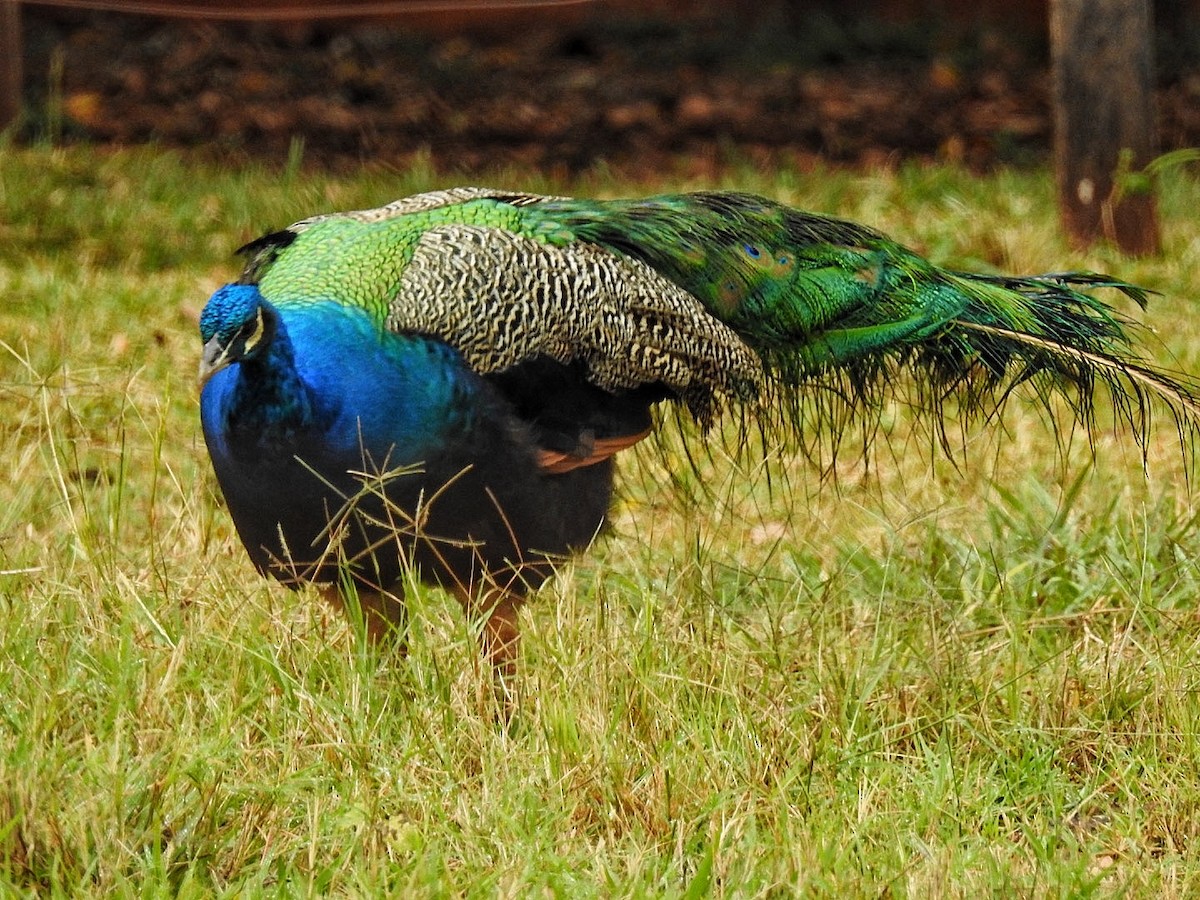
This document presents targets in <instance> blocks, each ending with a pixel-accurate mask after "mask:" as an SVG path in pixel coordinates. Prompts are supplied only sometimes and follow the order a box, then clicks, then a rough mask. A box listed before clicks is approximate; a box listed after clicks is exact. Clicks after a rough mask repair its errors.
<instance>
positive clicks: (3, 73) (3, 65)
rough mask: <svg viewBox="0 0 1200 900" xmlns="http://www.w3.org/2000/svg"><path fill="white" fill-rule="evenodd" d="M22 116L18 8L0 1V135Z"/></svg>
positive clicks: (6, 0) (13, 2)
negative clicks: (0, 132)
mask: <svg viewBox="0 0 1200 900" xmlns="http://www.w3.org/2000/svg"><path fill="white" fill-rule="evenodd" d="M20 114H21V6H20V4H19V3H18V2H17V0H0V131H3V130H4V129H5V128H7V127H8V126H9V125H12V124H13V123H14V122H16V120H17V116H19V115H20Z"/></svg>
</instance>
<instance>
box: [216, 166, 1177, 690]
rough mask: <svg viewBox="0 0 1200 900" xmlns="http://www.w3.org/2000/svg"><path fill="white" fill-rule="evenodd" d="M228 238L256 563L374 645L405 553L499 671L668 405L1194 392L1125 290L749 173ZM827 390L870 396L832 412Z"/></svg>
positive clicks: (236, 378) (429, 198)
mask: <svg viewBox="0 0 1200 900" xmlns="http://www.w3.org/2000/svg"><path fill="white" fill-rule="evenodd" d="M239 252H240V253H242V254H244V256H245V257H246V264H245V268H244V271H243V273H242V275H241V277H240V278H239V279H238V280H237V281H236V282H234V283H231V284H227V285H225V286H223V287H221V288H220V289H219V290H217V291H216V293H214V294H213V295H212V297H211V299H210V300H209V301H208V303H207V304H206V306H205V307H204V310H203V313H202V315H201V318H200V336H201V338H202V340H203V355H202V360H201V364H200V380H201V384H202V389H201V397H200V411H201V419H202V424H203V431H204V437H205V441H206V443H207V446H208V450H209V453H210V455H211V458H212V464H213V468H214V469H215V472H216V477H217V482H218V484H219V486H220V489H221V492H222V493H223V495H224V498H225V501H226V503H227V505H228V509H229V512H230V515H231V516H232V519H233V522H234V525H235V527H236V529H237V532H238V535H239V536H240V538H241V541H242V543H243V544H244V545H245V548H246V550H247V552H248V553H249V556H250V559H251V560H252V561H253V563H254V565H255V566H256V567H257V568H258V570H259V571H260V572H262V573H265V574H269V575H271V576H274V577H275V578H277V579H279V580H281V581H282V582H283V583H285V584H287V585H289V586H292V587H298V586H300V585H303V584H305V583H309V582H311V583H316V584H318V585H320V586H321V590H322V592H324V593H325V594H326V595H327V596H328V597H329V598H330V599H331V600H333V601H335V602H337V603H340V604H342V605H343V606H348V607H350V608H352V609H355V610H357V611H358V613H359V614H361V616H362V620H363V622H364V625H365V630H366V633H367V635H368V637H369V638H370V639H372V640H374V641H379V640H382V639H384V638H385V637H387V636H388V635H389V634H390V633H393V632H394V631H396V630H397V629H398V627H399V626H400V625H401V624H402V623H403V620H404V605H403V591H402V585H403V583H404V581H405V577H406V573H409V572H415V573H417V575H418V577H419V578H420V579H421V580H423V581H425V582H428V583H433V584H436V585H441V586H442V587H445V588H447V589H449V590H450V591H451V592H453V593H454V594H455V595H456V596H457V597H458V599H459V600H460V601H461V603H462V605H463V607H464V609H465V610H466V612H467V614H468V615H469V616H471V617H473V619H475V620H476V621H478V622H480V624H481V629H480V635H481V644H482V649H483V652H484V654H485V657H486V658H487V659H488V660H490V661H491V663H492V664H493V665H494V666H495V670H496V672H497V674H498V675H499V676H500V677H501V678H502V679H503V678H507V677H508V676H510V675H511V673H512V670H513V666H514V661H515V659H516V653H517V646H518V638H519V631H518V618H517V614H518V610H519V608H520V606H521V604H522V602H523V600H524V599H525V598H526V597H527V596H528V595H529V593H530V592H531V591H533V590H535V589H536V588H537V587H538V586H539V585H541V584H542V583H543V582H544V581H545V580H546V579H547V578H548V577H549V576H550V575H551V573H552V572H553V571H554V569H555V566H556V564H557V563H558V562H559V561H561V560H563V559H565V558H567V557H569V556H570V555H571V554H573V553H575V552H577V551H580V550H582V549H584V548H586V547H587V546H588V545H589V543H590V542H592V540H593V539H594V538H595V537H596V535H597V533H598V532H599V531H600V530H601V528H602V526H603V524H604V522H605V516H606V513H607V512H608V510H609V505H610V501H611V499H612V496H613V480H614V456H615V455H616V454H617V453H619V452H620V451H622V450H624V449H626V448H629V447H631V446H633V445H634V444H636V443H638V442H639V441H641V440H643V439H644V438H646V437H647V436H649V435H650V434H652V433H653V432H654V430H655V428H656V425H657V424H658V423H660V422H661V421H662V420H663V418H664V416H663V415H662V412H661V410H662V409H667V410H669V409H671V405H674V407H675V408H677V409H679V410H686V412H687V414H688V415H690V417H691V418H692V419H694V420H695V422H696V423H697V426H698V429H699V431H700V432H701V433H705V432H708V431H709V429H710V428H712V426H713V425H714V423H715V422H716V420H717V418H718V417H719V416H721V415H722V414H723V413H726V412H727V411H730V410H733V411H735V412H736V415H735V416H734V417H731V418H732V421H734V422H735V423H737V425H738V427H737V428H736V429H734V430H736V431H738V432H739V433H741V432H745V431H747V430H761V431H762V432H763V434H766V435H775V436H779V435H782V434H786V433H788V432H793V433H794V432H796V431H799V430H802V429H811V428H813V427H816V428H825V429H834V428H843V427H845V426H846V423H847V422H849V421H851V420H853V419H854V415H857V414H862V415H870V413H871V411H873V410H874V411H877V410H878V408H879V403H880V400H881V399H882V398H884V397H885V396H887V395H888V393H889V391H894V390H896V389H897V385H899V384H902V383H909V384H912V385H915V394H914V396H916V397H917V398H918V402H919V403H920V404H923V405H924V406H926V407H928V411H929V412H930V413H932V414H933V415H934V416H935V417H936V416H937V415H938V414H941V413H942V412H943V409H942V407H943V403H944V402H945V401H947V400H948V399H949V398H955V401H954V402H955V406H954V409H955V410H957V411H959V412H960V414H964V415H966V414H970V413H972V412H980V411H983V412H985V413H986V412H988V411H991V410H994V409H996V408H998V405H999V404H1000V403H1001V402H1002V401H1003V400H1004V399H1005V398H1006V397H1007V396H1008V394H1009V393H1010V391H1011V390H1012V389H1013V388H1014V387H1017V386H1020V385H1023V384H1029V385H1031V386H1032V389H1033V391H1034V392H1035V394H1037V395H1040V396H1042V397H1043V398H1044V397H1046V396H1047V395H1048V394H1049V393H1052V392H1057V393H1060V394H1061V395H1062V396H1065V397H1066V398H1067V399H1068V403H1069V408H1070V409H1071V410H1072V411H1073V412H1074V414H1075V415H1076V416H1077V417H1079V418H1080V419H1081V420H1082V421H1083V422H1084V423H1085V424H1087V425H1091V424H1092V421H1093V418H1092V411H1093V402H1094V399H1095V396H1096V394H1097V393H1099V392H1100V389H1101V388H1107V389H1108V391H1109V392H1110V393H1111V396H1112V398H1113V400H1114V402H1115V405H1116V409H1117V411H1118V413H1119V414H1120V415H1122V416H1123V417H1124V419H1125V421H1126V422H1127V423H1128V424H1130V425H1131V426H1132V427H1133V429H1134V430H1135V432H1137V433H1138V434H1139V435H1140V434H1141V433H1142V431H1143V429H1144V427H1145V415H1146V412H1147V409H1148V408H1149V405H1150V402H1151V399H1152V398H1155V397H1157V398H1160V399H1161V400H1163V401H1165V404H1166V406H1167V407H1168V408H1169V409H1170V410H1171V411H1172V412H1173V413H1174V414H1175V415H1176V417H1177V420H1178V421H1180V422H1187V421H1191V420H1193V419H1194V418H1195V417H1196V415H1197V411H1198V410H1200V407H1198V405H1197V399H1196V395H1195V392H1194V391H1193V389H1192V388H1191V387H1190V386H1189V385H1188V384H1187V383H1186V382H1185V381H1184V380H1183V379H1182V378H1179V377H1175V376H1172V375H1170V374H1168V373H1166V372H1165V371H1163V370H1160V369H1158V368H1155V367H1153V366H1152V365H1150V364H1148V363H1146V362H1144V361H1143V360H1142V358H1141V357H1140V356H1138V355H1137V354H1136V353H1135V352H1134V350H1133V348H1132V346H1131V340H1130V322H1129V321H1128V320H1127V319H1126V318H1124V317H1122V316H1121V315H1120V314H1119V313H1117V312H1116V311H1115V310H1114V309H1113V308H1112V307H1110V306H1109V305H1108V304H1106V303H1105V302H1103V301H1101V300H1099V299H1097V298H1096V297H1095V296H1094V294H1093V291H1094V290H1095V289H1098V288H1114V289H1115V290H1116V291H1119V292H1121V293H1123V294H1125V295H1127V296H1128V297H1129V298H1131V299H1132V300H1133V301H1135V302H1136V303H1137V304H1139V305H1144V303H1145V299H1146V296H1145V292H1144V291H1142V290H1141V289H1139V288H1137V287H1135V286H1133V285H1130V284H1126V283H1124V282H1121V281H1119V280H1116V279H1113V278H1109V277H1107V276H1103V275H1096V274H1086V273H1066V274H1051V275H1039V276H1033V277H1009V276H998V275H984V274H971V273H965V272H957V271H950V270H947V269H944V268H939V267H937V266H935V265H933V264H932V263H930V262H928V261H927V260H926V259H924V258H922V257H921V256H920V255H918V254H917V253H915V252H913V251H912V250H909V249H906V248H905V247H904V246H902V245H900V244H898V243H896V242H895V241H893V240H891V239H889V238H888V237H886V236H884V235H883V234H881V233H879V232H877V231H874V230H872V229H870V228H867V227H864V226H862V225H858V224H854V223H852V222H848V221H843V220H839V219H835V218H828V217H826V216H822V215H816V214H813V213H808V212H802V211H799V210H797V209H793V208H790V207H788V206H785V205H781V204H779V203H776V202H773V201H771V200H767V199H764V198H761V197H757V196H753V195H749V194H742V193H733V192H709V193H692V194H677V195H664V196H657V197H650V198H646V199H638V200H606V201H600V200H584V199H571V198H566V197H551V196H539V195H535V194H528V193H520V192H513V191H504V190H494V189H486V188H467V187H464V188H455V189H449V190H441V191H433V192H429V193H422V194H417V195H415V196H412V197H407V198H404V199H401V200H396V201H395V202H392V203H389V204H387V205H386V206H382V207H379V208H378V209H370V210H357V211H351V212H341V213H335V214H324V215H317V216H313V217H311V218H307V219H304V220H302V221H299V222H297V223H295V224H294V225H292V226H290V227H289V228H286V229H284V230H282V231H275V232H273V233H270V234H267V235H265V236H264V237H261V238H258V239H257V240H254V241H252V242H250V243H248V244H246V245H245V246H244V247H242V248H241V250H240V251H239ZM901 370H907V371H903V372H902V371H901ZM830 397H836V398H838V401H839V403H841V404H842V407H843V411H849V412H850V413H852V414H854V415H850V416H846V415H840V416H834V415H828V416H818V417H817V419H816V420H815V423H814V420H813V416H812V410H813V409H817V410H821V409H828V408H829V405H828V403H827V401H828V399H829V398H830ZM726 430H727V431H728V430H729V429H726Z"/></svg>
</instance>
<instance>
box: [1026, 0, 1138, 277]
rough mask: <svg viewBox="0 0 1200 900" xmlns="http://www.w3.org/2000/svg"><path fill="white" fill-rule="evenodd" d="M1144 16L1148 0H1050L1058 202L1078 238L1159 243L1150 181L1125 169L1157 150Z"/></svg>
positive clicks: (1125, 246)
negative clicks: (1101, 237) (1130, 175)
mask: <svg viewBox="0 0 1200 900" xmlns="http://www.w3.org/2000/svg"><path fill="white" fill-rule="evenodd" d="M1150 16H1151V13H1150V0H1051V2H1050V46H1051V57H1052V61H1053V79H1054V155H1055V165H1056V168H1057V178H1058V204H1059V211H1060V214H1061V216H1062V221H1063V227H1064V228H1065V229H1066V231H1067V234H1068V235H1069V236H1070V237H1071V239H1072V241H1073V242H1075V243H1077V244H1079V245H1082V246H1086V245H1087V244H1090V243H1091V242H1092V241H1094V240H1095V239H1096V238H1098V237H1100V236H1102V235H1103V236H1104V237H1106V238H1108V239H1109V240H1111V241H1113V242H1114V243H1115V244H1116V245H1117V246H1118V247H1120V248H1121V249H1122V250H1123V251H1125V252H1126V253H1135V254H1150V253H1157V252H1158V251H1159V248H1160V243H1159V229H1158V213H1157V210H1156V207H1155V201H1154V191H1153V184H1152V183H1151V182H1149V181H1147V180H1145V179H1139V178H1136V177H1134V178H1129V177H1126V176H1127V175H1128V174H1131V173H1132V174H1134V175H1136V174H1137V173H1138V172H1139V171H1140V170H1141V169H1142V168H1143V167H1144V166H1145V165H1146V164H1147V163H1148V162H1150V160H1152V159H1153V158H1154V157H1155V155H1156V154H1157V152H1158V136H1157V133H1156V131H1155V121H1154V92H1153V84H1154V47H1153V43H1152V41H1153V32H1152V29H1151V18H1150Z"/></svg>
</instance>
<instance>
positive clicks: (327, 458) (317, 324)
mask: <svg viewBox="0 0 1200 900" xmlns="http://www.w3.org/2000/svg"><path fill="white" fill-rule="evenodd" d="M278 312H279V316H280V327H279V331H278V333H277V334H276V337H275V339H274V341H273V343H272V346H271V348H270V349H269V350H268V352H267V354H266V357H265V358H264V359H262V360H253V361H244V362H241V363H235V364H233V365H231V366H229V367H228V368H226V369H223V370H221V371H219V372H217V373H216V374H215V375H214V376H213V377H212V378H211V379H210V380H209V382H208V384H206V385H205V387H204V390H203V392H202V393H201V396H200V411H201V420H202V423H203V427H204V436H205V440H206V442H207V443H208V447H209V452H210V454H211V456H212V460H213V467H214V470H215V471H216V474H217V479H218V481H219V483H220V485H221V490H222V493H223V494H224V495H225V498H226V501H227V503H228V505H229V509H230V513H231V515H232V516H233V519H234V523H235V524H236V525H237V528H238V532H239V534H240V535H241V537H242V540H243V542H244V543H245V544H246V547H247V550H248V551H249V552H250V555H251V558H252V559H253V560H254V562H255V563H256V564H257V565H258V566H259V568H261V569H266V568H269V567H271V565H272V561H273V559H274V558H276V557H279V556H280V555H282V554H285V553H286V554H289V555H291V556H292V557H293V560H294V561H296V562H301V563H305V564H311V563H315V561H316V559H317V557H318V556H319V555H320V554H319V552H318V551H319V550H320V548H319V547H316V546H315V545H314V543H313V542H314V540H316V539H317V538H318V536H319V535H320V534H321V533H322V531H323V530H324V527H325V525H326V523H327V521H328V519H329V517H330V516H331V515H332V514H334V513H335V512H336V511H337V509H338V508H339V506H341V505H342V504H343V503H344V501H345V499H346V498H347V497H349V496H353V495H354V494H356V493H360V492H361V487H362V484H361V480H360V479H359V478H357V477H356V476H355V475H354V474H352V473H356V472H362V471H364V470H368V471H369V470H372V469H376V470H380V471H383V470H394V469H399V468H402V467H405V466H410V465H419V466H421V467H422V468H428V465H427V464H428V462H429V461H430V460H436V459H439V458H442V457H444V456H446V455H448V454H449V455H453V452H452V450H453V448H454V447H456V446H462V445H464V444H469V443H470V442H469V440H468V437H469V435H470V433H471V429H472V424H473V419H474V418H475V415H474V412H473V406H472V403H473V400H474V399H475V394H476V393H477V392H478V391H479V390H480V387H481V384H482V383H481V382H480V380H479V379H478V377H477V376H475V375H474V373H472V372H470V371H469V370H468V369H467V368H466V367H465V365H464V364H463V363H462V360H461V357H459V355H458V354H457V353H456V352H455V351H454V350H452V349H450V348H449V347H447V346H446V345H444V344H442V343H440V342H438V341H434V340H431V339H428V338H423V337H417V336H405V335H395V334H392V333H390V332H386V331H382V330H381V329H380V328H379V327H378V326H377V325H376V324H375V323H374V322H372V321H371V320H370V318H369V317H368V316H367V315H365V314H364V313H362V312H361V311H359V310H354V309H348V308H346V307H343V306H340V305H338V304H334V303H314V304H309V305H304V306H285V307H284V308H282V309H279V310H278ZM425 490H427V486H426V485H424V484H423V483H422V479H421V478H418V477H414V478H410V479H408V480H407V481H402V480H401V481H398V482H397V483H396V485H395V486H394V487H389V500H390V501H392V502H394V503H399V504H401V505H405V506H413V505H416V503H417V502H418V500H419V497H420V496H421V494H422V492H423V491H425ZM381 504H382V500H379V499H378V498H376V501H375V502H374V504H373V505H374V506H375V507H379V506H380V505H381ZM370 506H372V503H370V502H368V503H366V504H365V506H364V508H366V507H370ZM281 532H282V535H283V537H284V539H285V540H286V548H285V546H284V545H283V544H282V543H281V541H280V537H279V536H280V533H281ZM297 557H303V559H297Z"/></svg>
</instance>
